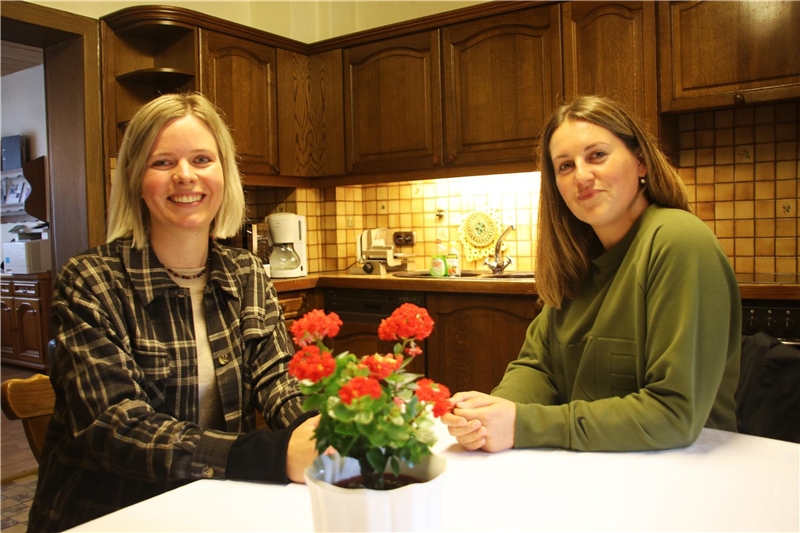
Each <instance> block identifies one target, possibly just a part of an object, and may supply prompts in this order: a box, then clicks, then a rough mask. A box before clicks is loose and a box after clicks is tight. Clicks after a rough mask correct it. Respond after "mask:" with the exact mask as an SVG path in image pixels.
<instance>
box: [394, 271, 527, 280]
mask: <svg viewBox="0 0 800 533" xmlns="http://www.w3.org/2000/svg"><path fill="white" fill-rule="evenodd" d="M392 275H393V276H395V277H398V278H422V279H449V278H446V277H445V278H437V277H434V276H431V273H430V272H428V271H427V270H410V271H407V272H395V273H394V274H392ZM461 277H462V278H482V279H510V278H523V279H524V278H528V279H533V278H534V277H535V276H534V273H533V272H503V273H502V274H492V273H491V272H487V271H485V270H462V271H461ZM456 279H457V278H456Z"/></svg>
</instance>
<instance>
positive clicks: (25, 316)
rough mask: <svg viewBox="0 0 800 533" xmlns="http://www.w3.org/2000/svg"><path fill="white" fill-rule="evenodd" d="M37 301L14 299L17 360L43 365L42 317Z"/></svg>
mask: <svg viewBox="0 0 800 533" xmlns="http://www.w3.org/2000/svg"><path fill="white" fill-rule="evenodd" d="M40 307H41V306H40V304H39V300H26V299H20V298H14V319H15V320H16V326H17V332H16V337H17V359H19V360H20V361H25V362H30V363H35V364H40V365H44V345H43V344H42V339H43V337H42V315H41V308H40Z"/></svg>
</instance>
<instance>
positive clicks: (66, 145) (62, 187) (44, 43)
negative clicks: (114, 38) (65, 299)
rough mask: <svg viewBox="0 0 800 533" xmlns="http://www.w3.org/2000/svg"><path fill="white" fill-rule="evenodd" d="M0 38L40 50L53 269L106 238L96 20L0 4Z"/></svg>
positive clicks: (26, 5) (19, 4) (36, 7)
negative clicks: (45, 113) (41, 56)
mask: <svg viewBox="0 0 800 533" xmlns="http://www.w3.org/2000/svg"><path fill="white" fill-rule="evenodd" d="M1 18H2V27H1V28H0V31H1V32H2V36H3V40H5V41H10V42H16V43H20V44H26V45H29V46H36V47H39V48H42V49H43V52H44V77H45V105H46V107H47V166H48V174H49V176H50V180H49V182H50V191H49V194H50V213H49V215H50V238H51V239H52V240H53V244H52V246H53V264H52V267H53V272H54V274H55V273H57V272H58V270H59V269H60V268H61V266H62V265H63V264H64V263H65V262H66V261H67V259H69V258H70V257H72V256H73V255H75V254H78V253H80V252H82V251H84V250H86V249H87V248H89V247H92V246H97V245H99V244H102V243H103V242H105V211H106V209H105V190H104V180H103V136H102V115H101V104H100V38H99V35H100V32H99V22H98V21H97V20H95V19H92V18H89V17H83V16H80V15H75V14H72V13H67V12H66V11H61V10H58V9H52V8H49V7H44V6H40V5H37V4H31V3H28V2H19V1H3V10H2V17H1Z"/></svg>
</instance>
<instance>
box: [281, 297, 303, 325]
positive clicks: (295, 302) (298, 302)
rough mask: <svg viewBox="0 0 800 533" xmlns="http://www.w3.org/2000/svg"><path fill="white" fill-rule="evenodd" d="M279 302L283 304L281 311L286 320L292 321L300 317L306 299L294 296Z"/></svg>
mask: <svg viewBox="0 0 800 533" xmlns="http://www.w3.org/2000/svg"><path fill="white" fill-rule="evenodd" d="M279 301H280V304H281V309H283V316H284V318H285V319H286V320H292V319H294V318H297V317H298V316H300V313H301V311H303V304H304V302H305V298H304V297H303V296H302V295H301V296H294V295H292V296H289V297H287V298H280V299H279Z"/></svg>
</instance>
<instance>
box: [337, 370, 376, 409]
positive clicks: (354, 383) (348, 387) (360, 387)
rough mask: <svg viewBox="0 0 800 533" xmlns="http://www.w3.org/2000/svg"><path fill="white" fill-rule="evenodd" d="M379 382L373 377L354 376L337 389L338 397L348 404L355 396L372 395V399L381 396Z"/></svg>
mask: <svg viewBox="0 0 800 533" xmlns="http://www.w3.org/2000/svg"><path fill="white" fill-rule="evenodd" d="M381 392H382V389H381V384H380V383H378V380H376V379H374V378H367V377H364V376H356V377H354V378H353V379H351V380H350V381H348V382H347V383H345V384H344V385H342V388H341V389H339V398H341V399H342V401H343V402H344V403H345V405H350V404H351V403H353V400H355V399H356V398H361V397H362V396H372V397H373V398H374V399H376V400H377V399H378V398H380V397H381Z"/></svg>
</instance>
